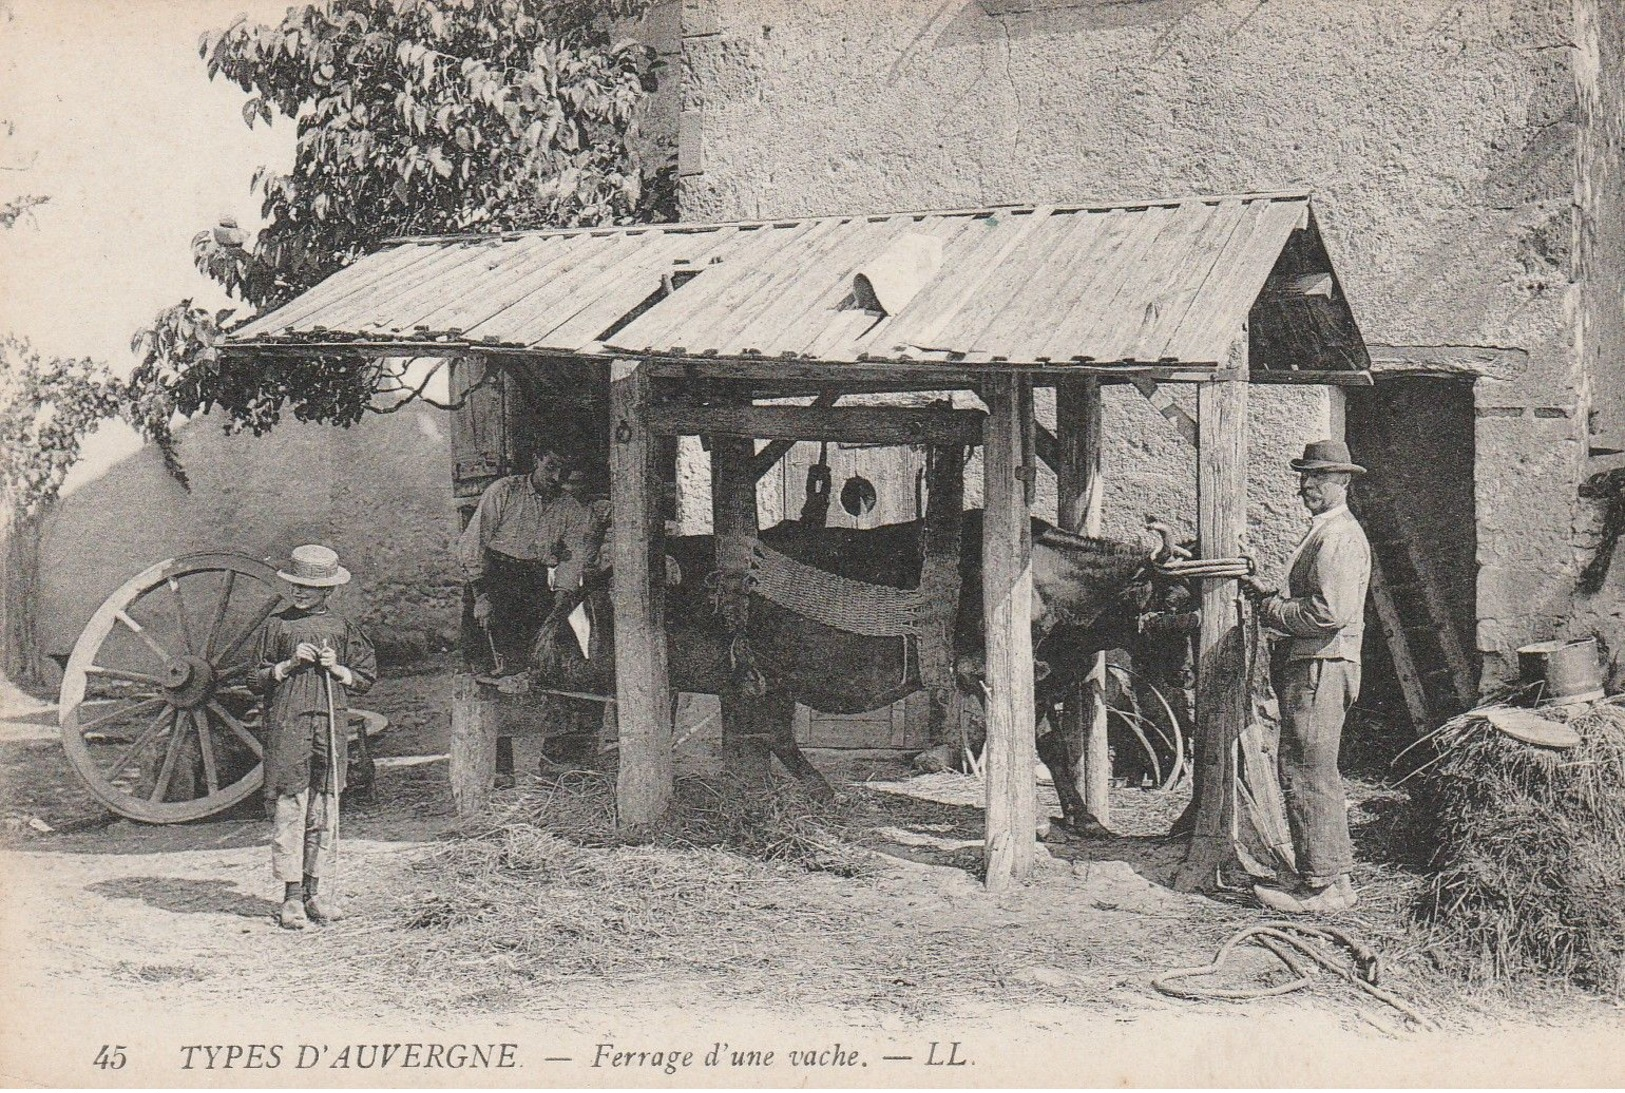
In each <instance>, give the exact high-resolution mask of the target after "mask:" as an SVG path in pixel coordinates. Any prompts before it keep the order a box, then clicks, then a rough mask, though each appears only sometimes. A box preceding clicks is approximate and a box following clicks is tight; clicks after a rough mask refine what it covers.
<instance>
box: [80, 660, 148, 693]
mask: <svg viewBox="0 0 1625 1093" xmlns="http://www.w3.org/2000/svg"><path fill="white" fill-rule="evenodd" d="M85 674H86V675H91V676H106V677H107V678H108V679H122V680H124V681H126V682H128V683H150V684H152V686H154V687H162V686H163V685H164V681H163V680H161V679H159V678H158V677H157V676H149V675H147V674H146V673H145V672H129V671H125V670H124V669H123V668H103V667H102V666H101V665H99V664H89V665H86V666H85Z"/></svg>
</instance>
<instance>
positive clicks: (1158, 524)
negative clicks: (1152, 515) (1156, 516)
mask: <svg viewBox="0 0 1625 1093" xmlns="http://www.w3.org/2000/svg"><path fill="white" fill-rule="evenodd" d="M1145 526H1146V528H1147V530H1150V531H1154V532H1156V533H1157V534H1158V535H1160V536H1161V537H1162V549H1161V550H1158V551H1157V552H1156V553H1154V554H1153V555H1152V556H1151V557H1152V559H1153V560H1155V561H1158V562H1166V561H1168V560H1169V559H1170V558H1189V557H1190V556H1191V552H1190V551H1188V550H1186V549H1185V548H1184V547H1182V546H1180V545H1179V544H1178V543H1176V542H1175V541H1174V537H1175V535H1177V534H1178V533H1177V532H1176V531H1174V529H1173V528H1171V527H1169V526H1168V525H1167V524H1165V523H1163V522H1162V521H1161V520H1152V519H1147V520H1146V522H1145Z"/></svg>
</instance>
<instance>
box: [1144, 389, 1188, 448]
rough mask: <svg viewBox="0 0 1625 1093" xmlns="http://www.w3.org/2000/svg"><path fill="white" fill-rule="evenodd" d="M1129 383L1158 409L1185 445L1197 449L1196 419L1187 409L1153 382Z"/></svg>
mask: <svg viewBox="0 0 1625 1093" xmlns="http://www.w3.org/2000/svg"><path fill="white" fill-rule="evenodd" d="M1129 383H1130V384H1131V385H1132V386H1133V387H1134V389H1135V390H1136V391H1138V392H1140V394H1141V395H1143V396H1145V400H1146V401H1147V402H1149V403H1150V404H1151V405H1152V406H1153V407H1155V408H1156V411H1157V413H1159V414H1161V415H1162V416H1163V417H1164V418H1166V419H1167V421H1168V424H1170V425H1172V426H1173V427H1174V428H1175V429H1176V430H1177V431H1178V432H1179V435H1180V436H1182V437H1184V438H1185V443H1186V444H1189V445H1190V446H1191V447H1193V448H1194V447H1196V446H1197V444H1196V419H1195V418H1193V417H1191V416H1190V414H1189V413H1187V412H1186V411H1185V408H1184V407H1183V406H1181V405H1179V403H1177V402H1175V401H1174V397H1173V396H1172V395H1170V394H1169V393H1168V392H1167V391H1164V390H1163V389H1162V388H1161V387H1158V386H1157V385H1156V383H1155V381H1153V380H1147V379H1134V380H1130V381H1129Z"/></svg>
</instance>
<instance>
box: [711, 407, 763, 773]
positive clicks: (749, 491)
mask: <svg viewBox="0 0 1625 1093" xmlns="http://www.w3.org/2000/svg"><path fill="white" fill-rule="evenodd" d="M755 455H756V442H755V441H754V440H752V439H750V438H748V437H728V436H714V437H711V534H712V537H713V541H714V542H715V544H716V561H715V563H714V564H715V566H716V569H717V571H718V573H720V574H721V576H720V580H721V582H722V585H721V589H720V592H721V601H720V602H721V611H722V624H723V626H724V627H726V629H727V631H728V633H729V634H730V635H734V636H736V637H738V638H743V637H744V635H745V634H746V627H747V625H748V623H749V622H750V592H749V589H748V588H746V586H745V579H746V577H747V576H748V575H749V573H750V549H751V548H750V544H751V540H753V539H755V538H756V534H757V532H758V530H759V520H760V517H759V515H758V513H757V510H756V477H757V476H756V473H755V470H754V469H753V466H752V463H753V461H754V457H755ZM748 647H749V643H748V641H745V642H744V644H742V645H736V646H735V651H736V652H738V653H739V654H740V655H741V656H742V657H743V660H742V662H741V663H740V664H738V665H736V667H737V668H738V669H739V670H738V671H737V672H736V673H735V679H734V680H733V683H732V684H731V687H732V688H733V690H734V692H735V693H734V694H733V695H730V696H727V697H728V698H729V699H730V700H729V701H728V702H726V703H725V704H724V707H723V717H722V757H723V765H724V767H725V768H726V770H727V771H728V773H729V774H730V775H732V776H734V777H737V778H740V779H742V780H744V781H746V782H748V783H750V784H751V785H766V784H767V782H768V778H769V775H770V771H771V767H772V758H773V753H772V751H771V750H770V749H769V747H768V741H767V740H766V739H764V738H763V737H762V736H761V735H759V734H758V733H757V732H756V725H755V719H754V718H751V717H749V716H746V715H745V712H744V711H743V710H742V708H741V707H742V704H743V703H747V702H751V701H754V699H755V698H758V697H760V696H759V694H754V693H752V690H753V687H752V684H753V683H754V682H755V677H754V672H755V667H754V665H751V664H749V663H748V653H747V652H746V650H748Z"/></svg>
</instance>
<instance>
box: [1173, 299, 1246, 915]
mask: <svg viewBox="0 0 1625 1093" xmlns="http://www.w3.org/2000/svg"><path fill="white" fill-rule="evenodd" d="M1230 356H1231V363H1232V365H1233V367H1234V370H1235V371H1236V373H1237V374H1238V375H1239V376H1240V377H1241V378H1239V379H1234V380H1228V381H1225V382H1222V383H1212V384H1205V385H1203V386H1202V387H1200V388H1198V390H1197V419H1196V420H1197V428H1198V430H1199V441H1200V442H1199V444H1198V446H1197V447H1198V450H1197V457H1196V499H1197V514H1196V529H1197V538H1198V540H1199V542H1200V544H1201V556H1202V557H1204V558H1234V557H1236V556H1237V555H1239V554H1240V553H1241V543H1242V538H1243V536H1244V535H1245V534H1246V531H1247V383H1246V379H1245V377H1246V375H1247V333H1246V331H1245V329H1243V330H1242V331H1239V332H1238V336H1237V338H1236V340H1235V341H1234V342H1233V343H1232V348H1231V354H1230ZM1236 598H1237V586H1236V582H1235V581H1234V580H1231V579H1223V580H1220V579H1213V578H1208V579H1204V580H1203V581H1202V627H1201V631H1200V633H1199V637H1198V644H1197V652H1196V725H1197V729H1196V755H1195V778H1194V781H1195V790H1196V800H1195V826H1194V829H1193V830H1192V832H1191V840H1190V848H1189V849H1188V851H1187V852H1186V856H1185V862H1184V864H1183V866H1181V868H1180V870H1179V873H1178V875H1177V876H1176V877H1175V878H1174V886H1175V887H1176V888H1178V889H1179V890H1180V891H1186V892H1189V891H1196V890H1211V889H1213V888H1215V887H1216V886H1217V884H1218V877H1219V872H1220V870H1221V869H1224V868H1226V867H1228V866H1229V865H1231V863H1233V862H1235V861H1236V860H1237V858H1236V844H1235V822H1236V769H1237V767H1236V748H1237V741H1238V740H1240V738H1241V732H1242V729H1243V728H1245V726H1246V724H1247V687H1248V680H1247V657H1246V638H1245V634H1244V633H1243V631H1242V627H1241V616H1240V611H1239V608H1238V606H1237V602H1236Z"/></svg>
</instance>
